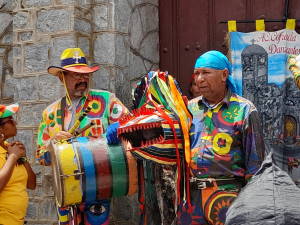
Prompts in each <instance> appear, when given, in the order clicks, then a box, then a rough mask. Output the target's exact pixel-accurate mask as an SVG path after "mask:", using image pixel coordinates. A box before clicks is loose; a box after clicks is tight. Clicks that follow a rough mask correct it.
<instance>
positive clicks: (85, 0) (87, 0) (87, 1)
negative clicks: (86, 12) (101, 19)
mask: <svg viewBox="0 0 300 225" xmlns="http://www.w3.org/2000/svg"><path fill="white" fill-rule="evenodd" d="M77 1H78V5H80V6H81V7H87V8H88V7H89V6H90V5H91V4H92V3H93V1H94V0H77Z"/></svg>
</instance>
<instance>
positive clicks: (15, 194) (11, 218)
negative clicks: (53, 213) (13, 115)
mask: <svg viewBox="0 0 300 225" xmlns="http://www.w3.org/2000/svg"><path fill="white" fill-rule="evenodd" d="M6 156H7V151H6V150H5V149H4V148H2V147H1V146H0V168H2V167H3V166H4V164H5V162H6ZM27 178H28V174H27V171H26V168H25V167H24V166H23V165H16V166H15V168H14V170H13V172H12V175H11V177H10V179H9V181H8V183H7V184H6V186H5V187H4V189H3V190H2V191H1V192H0V225H2V224H3V225H21V224H22V225H23V224H24V217H25V215H26V211H27V206H28V194H27V191H26V186H27Z"/></svg>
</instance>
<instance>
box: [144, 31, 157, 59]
mask: <svg viewBox="0 0 300 225" xmlns="http://www.w3.org/2000/svg"><path fill="white" fill-rule="evenodd" d="M140 53H141V55H142V56H143V57H144V58H146V59H149V60H150V61H152V62H154V63H157V64H158V63H159V36H158V32H150V33H148V35H147V36H146V37H145V38H144V39H143V41H142V43H141V50H140Z"/></svg>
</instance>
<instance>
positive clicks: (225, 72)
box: [222, 69, 229, 82]
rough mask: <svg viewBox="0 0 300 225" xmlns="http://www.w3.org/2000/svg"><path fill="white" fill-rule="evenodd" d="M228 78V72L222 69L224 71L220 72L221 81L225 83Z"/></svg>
mask: <svg viewBox="0 0 300 225" xmlns="http://www.w3.org/2000/svg"><path fill="white" fill-rule="evenodd" d="M228 76H229V72H228V70H227V69H224V70H223V71H222V81H224V82H226V80H227V78H228Z"/></svg>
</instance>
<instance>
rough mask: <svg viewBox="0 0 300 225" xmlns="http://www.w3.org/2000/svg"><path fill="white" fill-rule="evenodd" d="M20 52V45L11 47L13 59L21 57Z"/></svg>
mask: <svg viewBox="0 0 300 225" xmlns="http://www.w3.org/2000/svg"><path fill="white" fill-rule="evenodd" d="M21 51H22V50H21V47H20V45H16V46H13V57H21V54H22V52H21Z"/></svg>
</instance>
